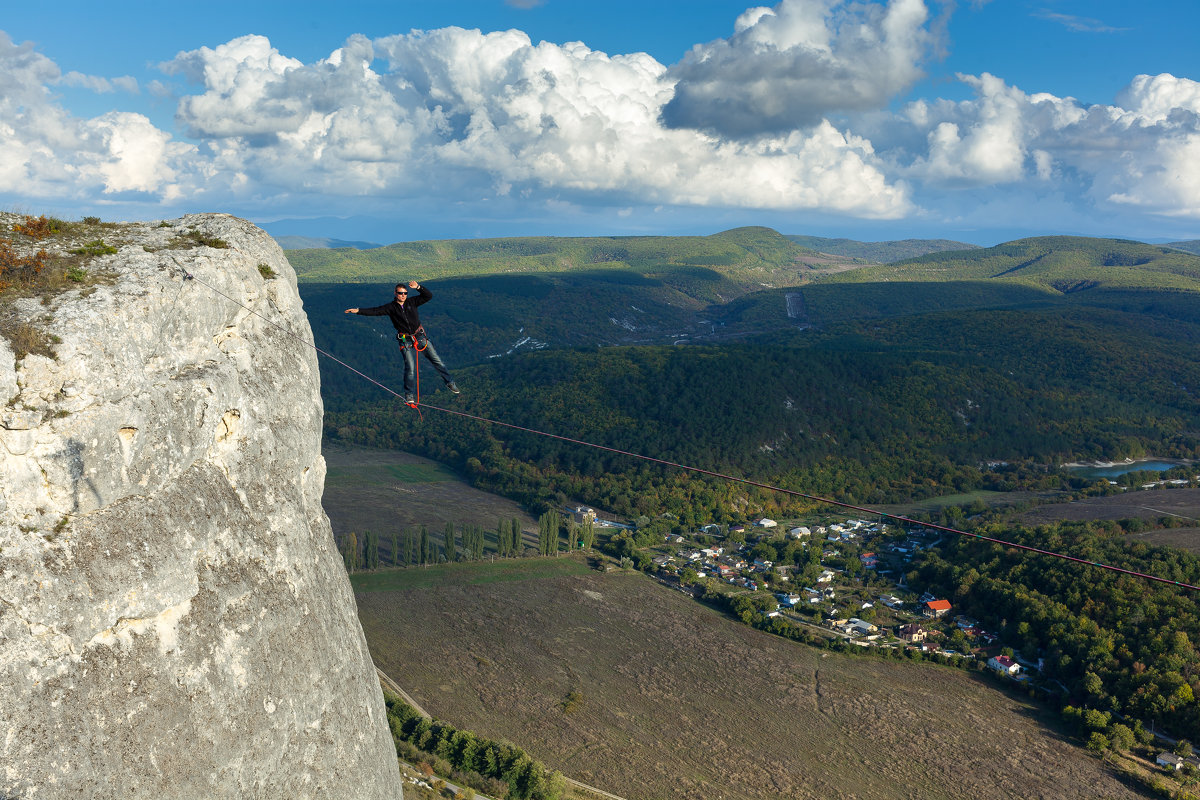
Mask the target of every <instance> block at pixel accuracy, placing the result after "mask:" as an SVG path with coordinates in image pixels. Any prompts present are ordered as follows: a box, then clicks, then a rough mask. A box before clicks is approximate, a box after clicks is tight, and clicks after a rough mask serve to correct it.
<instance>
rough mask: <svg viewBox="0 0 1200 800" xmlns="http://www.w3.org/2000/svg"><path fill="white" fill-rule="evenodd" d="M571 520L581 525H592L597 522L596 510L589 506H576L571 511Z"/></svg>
mask: <svg viewBox="0 0 1200 800" xmlns="http://www.w3.org/2000/svg"><path fill="white" fill-rule="evenodd" d="M571 519H573V520H574V521H575V522H576V523H578V524H579V525H590V524H593V523H595V521H596V509H594V508H588V507H587V506H575V508H573V509H571Z"/></svg>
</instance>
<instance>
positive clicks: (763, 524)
mask: <svg viewBox="0 0 1200 800" xmlns="http://www.w3.org/2000/svg"><path fill="white" fill-rule="evenodd" d="M754 524H755V525H757V526H758V527H760V528H774V527H775V526H776V525H778V524H779V523H778V522H776V521H775V520H773V519H767V518H766V517H763V518H762V519H760V520H759V521H758V522H756V523H754Z"/></svg>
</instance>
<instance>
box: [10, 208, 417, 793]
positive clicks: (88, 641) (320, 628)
mask: <svg viewBox="0 0 1200 800" xmlns="http://www.w3.org/2000/svg"><path fill="white" fill-rule="evenodd" d="M189 237H190V238H189ZM214 238H215V239H220V240H223V241H224V242H225V243H227V245H228V246H227V247H224V248H222V247H219V246H218V247H212V246H207V245H204V244H197V243H196V242H197V240H199V241H207V242H209V243H210V244H211V243H215V244H218V245H219V244H220V243H219V242H214V241H213V239H214ZM105 242H106V243H107V244H113V245H119V248H120V249H119V252H118V253H117V254H115V255H105V256H100V257H98V258H96V259H95V260H94V261H93V262H92V263H91V264H90V265H89V271H91V272H92V273H93V274H99V275H101V276H103V277H102V279H101V280H100V281H99V282H97V283H96V284H94V285H90V286H87V287H86V288H82V289H72V290H70V291H66V292H64V293H62V294H59V295H56V296H53V297H50V298H48V299H47V300H45V301H42V300H39V299H22V300H19V301H17V302H16V303H15V305H14V306H13V307H12V308H11V309H10V313H14V314H16V315H18V316H20V317H21V318H22V319H23V320H25V321H27V322H29V323H31V324H33V325H35V326H38V327H40V328H42V329H43V330H45V331H46V332H48V333H50V334H53V335H54V336H56V337H58V339H59V341H58V343H57V344H55V345H54V346H53V351H54V357H53V358H51V357H45V356H40V355H28V356H26V357H25V358H23V359H21V360H20V362H17V361H16V360H15V358H14V355H13V352H12V349H11V348H10V346H9V345H8V343H7V342H5V340H4V339H3V338H0V797H5V798H21V800H36V799H38V798H66V797H70V798H95V799H97V800H100V799H102V798H113V799H114V800H116V798H121V799H122V800H125V799H127V798H151V797H152V798H155V800H165V799H166V798H181V799H183V798H187V799H188V800H192V799H194V798H306V797H313V798H317V797H338V798H388V799H389V800H391V799H392V798H399V797H400V796H401V788H400V776H399V773H398V770H397V764H396V758H395V751H394V750H393V748H392V744H391V738H390V735H389V732H388V727H387V721H386V718H385V716H384V706H383V698H382V695H381V693H380V689H379V684H378V682H377V680H376V678H375V674H374V671H373V667H372V663H371V659H370V656H369V654H368V652H367V646H366V641H365V639H364V637H363V633H362V629H361V627H360V626H359V623H358V619H357V615H356V612H355V604H354V597H353V594H352V593H351V590H350V585H349V582H348V581H347V579H346V575H345V572H344V570H343V568H342V564H341V560H340V558H339V556H338V554H337V552H336V550H335V547H334V543H333V539H332V535H331V532H330V527H329V521H328V519H327V518H326V516H325V513H324V511H323V510H322V508H321V494H322V491H323V488H324V478H325V468H324V459H323V458H322V457H321V450H320V440H321V418H322V405H321V399H320V394H319V375H318V371H317V363H316V353H315V351H314V350H313V349H312V348H311V347H310V346H308V345H306V344H305V343H306V342H307V343H311V341H312V333H311V331H310V329H309V326H308V321H307V319H306V318H305V316H304V313H303V310H302V308H301V303H300V298H299V295H298V293H297V290H296V277H295V273H294V272H293V271H292V268H291V266H290V265H289V264H288V262H287V260H286V259H285V257H284V255H283V252H282V251H281V250H280V248H279V247H278V246H277V245H276V244H275V243H274V242H273V241H272V240H271V239H270V238H269V237H268V236H267V235H266V234H265V233H263V232H262V231H261V230H259V229H258V228H256V227H254V226H253V225H251V224H249V223H247V222H245V221H242V220H239V219H235V218H233V217H229V216H224V215H193V216H189V217H185V218H183V219H180V220H174V221H171V222H169V223H163V224H161V225H158V226H156V225H151V224H130V225H122V226H120V227H119V228H115V229H112V230H111V231H108V232H106V233H105ZM55 246H62V245H61V244H58V243H55V242H53V241H52V242H51V243H50V244H49V245H48V247H50V248H53V247H55ZM185 270H186V271H187V272H189V273H192V274H194V275H195V277H196V280H189V281H185V280H184V271H185ZM202 282H203V283H202ZM205 284H207V285H205ZM209 287H212V288H209ZM214 290H215V291H214ZM217 291H219V292H223V293H224V294H226V295H228V296H229V297H230V298H233V300H236V301H237V303H240V304H242V305H244V306H246V307H247V308H248V309H250V311H253V312H254V313H250V311H248V310H246V308H242V307H240V306H239V305H237V303H234V302H231V301H230V300H228V299H225V298H223V297H221V296H220V295H219V294H218V293H217ZM258 315H261V316H258ZM264 318H265V319H264ZM276 326H279V327H276ZM281 328H282V329H285V330H287V331H290V332H291V334H292V335H288V334H286V333H284V330H281ZM293 336H294V337H297V338H293Z"/></svg>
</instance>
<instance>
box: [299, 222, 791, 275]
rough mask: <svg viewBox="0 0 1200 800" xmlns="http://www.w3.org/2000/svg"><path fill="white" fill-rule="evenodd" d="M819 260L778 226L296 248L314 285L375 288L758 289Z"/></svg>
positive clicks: (301, 271) (304, 272)
mask: <svg viewBox="0 0 1200 800" xmlns="http://www.w3.org/2000/svg"><path fill="white" fill-rule="evenodd" d="M812 255H815V254H814V253H812V251H810V250H808V249H807V248H804V247H801V246H800V245H798V244H796V243H794V242H792V241H789V240H788V239H787V237H784V236H781V235H780V234H778V233H776V232H775V231H773V230H771V229H770V228H761V227H751V228H735V229H733V230H729V231H725V232H724V233H717V234H713V235H711V236H610V237H589V238H563V237H552V236H529V237H519V238H508V239H445V240H437V241H424V242H402V243H400V244H393V245H388V246H387V247H379V248H375V249H372V250H368V251H361V250H351V249H337V250H329V249H311V250H294V251H291V252H289V253H288V260H289V261H290V262H291V263H292V266H293V267H295V269H296V274H297V275H298V276H299V277H300V280H301V281H302V282H306V283H342V282H350V283H371V282H387V281H395V280H398V279H400V278H403V277H407V276H419V277H420V278H421V279H422V280H434V279H439V278H448V277H472V276H481V275H498V274H513V273H519V274H536V273H570V272H576V271H588V270H596V269H605V270H627V271H630V272H635V273H638V274H643V275H650V276H663V275H666V274H669V273H673V272H677V271H680V270H683V271H687V270H697V269H700V270H705V271H709V272H712V273H714V274H716V275H718V276H720V277H723V278H726V279H730V280H734V281H738V282H745V283H750V284H752V285H760V284H770V285H776V286H779V285H790V284H794V283H796V282H798V281H800V280H801V279H802V277H803V276H802V275H801V272H802V271H803V270H805V269H810V268H806V267H805V264H804V262H805V257H806V256H812Z"/></svg>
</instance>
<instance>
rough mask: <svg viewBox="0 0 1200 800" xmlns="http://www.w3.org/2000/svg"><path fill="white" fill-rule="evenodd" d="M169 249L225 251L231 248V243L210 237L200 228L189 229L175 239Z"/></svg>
mask: <svg viewBox="0 0 1200 800" xmlns="http://www.w3.org/2000/svg"><path fill="white" fill-rule="evenodd" d="M167 247H168V249H170V250H190V249H191V248H193V247H212V248H214V249H217V250H225V249H227V248H228V247H229V242H227V241H225V240H224V239H220V238H218V237H216V236H209V235H208V234H207V233H205V232H204V231H202V230H200V229H199V228H188V229H187V230H186V231H184V232H183V233H182V234H180V235H178V236H176V237H175V238H173V239H172V240H171V242H170V244H168V245H167Z"/></svg>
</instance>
